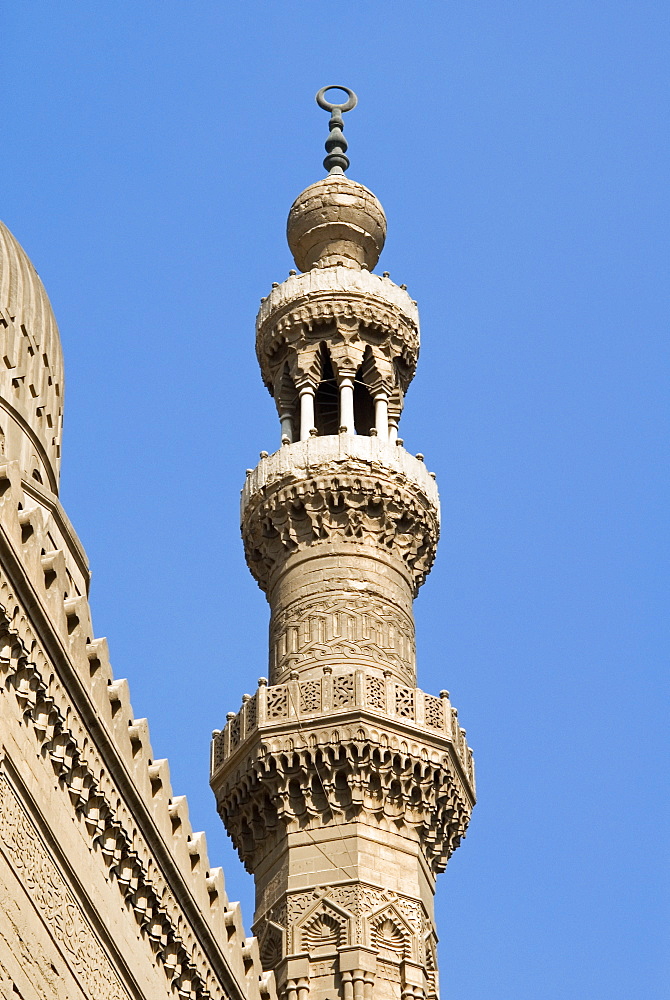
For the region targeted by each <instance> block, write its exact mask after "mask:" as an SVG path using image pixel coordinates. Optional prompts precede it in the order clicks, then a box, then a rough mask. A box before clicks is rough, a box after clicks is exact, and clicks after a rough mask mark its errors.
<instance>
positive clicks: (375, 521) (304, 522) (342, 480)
mask: <svg viewBox="0 0 670 1000" xmlns="http://www.w3.org/2000/svg"><path fill="white" fill-rule="evenodd" d="M242 536H243V539H244V546H245V553H246V557H247V563H248V565H249V568H250V569H251V572H252V573H253V575H254V576H255V578H256V579H257V580H258V582H259V584H260V586H261V588H262V589H264V590H266V589H267V588H268V586H269V585H270V583H271V579H272V576H273V574H274V573H275V572H276V571H277V570H281V568H282V565H283V563H284V562H285V560H286V559H287V558H288V557H289V556H291V555H293V554H295V553H297V552H299V551H301V550H302V549H306V548H308V547H310V546H314V545H317V544H319V543H320V542H324V541H328V542H333V541H338V542H344V543H347V542H350V543H358V542H360V543H363V544H365V545H368V546H379V547H380V549H383V550H384V553H385V554H387V555H388V554H389V553H391V554H394V555H396V556H397V563H398V568H399V569H400V568H403V567H404V572H406V573H407V574H408V578H409V580H410V582H411V586H412V588H413V591H414V593H416V591H417V590H418V589H419V587H420V586H421V584H422V583H423V582H424V580H425V578H426V576H427V575H428V573H429V572H430V568H431V566H432V563H433V559H434V557H435V550H436V547H437V541H438V537H439V506H438V498H437V489H436V486H435V482H434V480H433V479H432V478H431V476H430V475H429V473H427V472H426V470H425V467H424V466H423V463H422V462H419V461H418V460H417V459H414V458H412V457H411V456H410V455H408V454H407V453H406V452H404V451H403V450H402V449H400V448H397V447H395V448H394V447H391V446H389V445H383V444H378V443H377V442H376V441H375V439H374V438H365V437H356V436H349V435H337V436H333V437H324V438H315V439H313V441H305V442H298V443H296V444H293V445H285V446H284V447H282V448H281V449H280V451H279V452H276V453H275V454H274V455H272V456H270V457H269V458H267V459H262V460H261V462H260V463H259V465H258V467H257V468H256V469H255V470H254V471H253V472H252V473H251V474H250V475H249V477H248V479H247V483H246V485H245V488H244V491H243V494H242Z"/></svg>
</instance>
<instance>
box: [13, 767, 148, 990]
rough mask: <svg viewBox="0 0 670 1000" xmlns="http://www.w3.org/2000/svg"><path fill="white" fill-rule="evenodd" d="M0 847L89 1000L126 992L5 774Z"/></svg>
mask: <svg viewBox="0 0 670 1000" xmlns="http://www.w3.org/2000/svg"><path fill="white" fill-rule="evenodd" d="M0 851H2V853H4V855H5V857H6V858H7V860H8V862H9V864H10V866H11V867H12V869H13V870H14V873H15V875H16V876H17V878H18V880H19V881H20V883H21V885H22V886H23V888H24V890H25V891H26V893H27V894H28V896H29V897H30V899H31V900H32V902H33V904H34V906H35V907H36V909H37V911H38V912H39V914H40V916H41V917H42V919H43V920H44V922H45V923H46V924H47V926H48V927H49V928H50V930H51V933H52V934H53V935H54V937H55V939H56V941H57V943H58V946H59V948H60V949H61V952H62V954H63V955H64V957H65V960H66V962H67V963H68V965H69V967H70V969H71V971H72V974H73V975H74V977H75V978H76V979H77V980H78V981H79V983H80V985H81V987H82V989H83V990H84V991H85V993H86V996H87V997H90V998H91V1000H129V994H128V992H127V991H126V989H125V987H124V986H123V984H122V982H121V980H120V979H119V976H118V974H117V972H116V970H115V969H114V967H113V966H112V963H111V962H110V960H109V958H108V956H107V954H106V953H105V951H104V950H103V948H102V946H101V945H100V942H99V941H98V939H97V937H96V936H95V933H94V931H93V929H92V928H91V926H90V924H89V923H88V920H87V919H86V917H85V916H84V914H83V912H82V909H81V907H80V905H79V903H78V902H77V900H76V899H75V897H74V895H73V894H72V892H71V890H70V888H69V887H68V885H67V883H66V881H65V879H64V878H63V876H62V874H61V873H60V871H59V870H58V868H57V866H56V864H55V862H54V860H53V858H52V857H51V855H50V854H49V852H48V850H47V848H46V846H45V845H44V843H43V842H42V839H41V837H40V835H39V834H38V832H37V830H36V828H35V826H34V825H33V823H32V821H31V820H30V818H29V817H28V814H27V813H26V812H25V810H24V809H23V807H22V805H21V804H20V802H19V800H18V798H17V797H16V794H15V792H14V790H13V789H12V787H11V786H10V784H9V782H8V781H7V779H6V778H5V776H4V775H3V774H2V773H1V772H0Z"/></svg>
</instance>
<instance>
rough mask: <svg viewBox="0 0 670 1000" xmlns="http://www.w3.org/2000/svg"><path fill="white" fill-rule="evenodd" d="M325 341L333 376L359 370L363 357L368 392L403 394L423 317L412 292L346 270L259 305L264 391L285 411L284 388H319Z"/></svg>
mask: <svg viewBox="0 0 670 1000" xmlns="http://www.w3.org/2000/svg"><path fill="white" fill-rule="evenodd" d="M324 341H326V342H327V343H328V349H329V353H330V358H331V361H332V364H333V368H334V370H335V373H336V374H337V373H338V372H356V371H357V370H358V369H359V368H360V367H361V365H362V364H363V361H364V359H365V358H366V355H367V357H368V358H369V359H370V361H369V364H366V371H365V375H366V378H367V379H368V381H369V382H370V385H371V387H372V386H373V385H374V384H378V385H380V386H381V385H384V386H386V388H387V389H388V391H389V392H392V391H393V389H394V388H395V386H396V384H397V385H398V388H399V390H400V392H401V394H404V393H405V392H406V391H407V388H408V386H409V383H410V381H411V380H412V378H413V376H414V372H415V370H416V363H417V359H418V356H419V316H418V311H417V308H416V302H414V301H413V300H412V299H411V298H410V297H409V295H408V294H407V292H406V291H405V290H404V289H402V288H399V287H398V286H397V285H395V284H394V283H393V282H392V281H390V280H389V279H388V278H387V277H380V276H379V275H377V274H371V273H370V272H368V271H364V270H358V269H352V268H349V267H328V268H318V269H315V270H312V271H307V272H306V273H305V274H300V275H292V276H291V277H289V278H288V279H287V280H286V281H284V282H283V283H282V284H281V285H278V286H277V287H275V288H273V289H272V291H271V292H270V294H269V295H268V296H267V298H265V299H264V300H263V302H262V303H261V308H260V311H259V313H258V318H257V320H256V353H257V356H258V361H259V364H260V366H261V374H262V376H263V381H264V382H265V385H266V386H267V387H268V389H269V390H270V392H271V394H272V395H273V396H275V398H276V400H277V403H278V405H279V406H280V409H281V404H282V403H283V404H284V405H286V403H287V402H289V400H288V399H286V398H285V399H282V393H283V392H285V391H286V389H285V387H284V386H283V385H282V380H283V378H284V376H285V375H288V376H289V377H290V379H291V381H292V383H293V384H294V385H296V384H298V383H300V382H301V381H303V380H304V379H305V378H307V379H311V380H312V381H313V382H315V383H316V382H318V381H319V378H320V375H321V370H320V345H321V344H322V343H323V342H324Z"/></svg>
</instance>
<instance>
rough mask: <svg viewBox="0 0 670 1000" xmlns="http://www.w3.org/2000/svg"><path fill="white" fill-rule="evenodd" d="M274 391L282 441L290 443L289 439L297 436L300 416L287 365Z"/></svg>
mask: <svg viewBox="0 0 670 1000" xmlns="http://www.w3.org/2000/svg"><path fill="white" fill-rule="evenodd" d="M275 392H276V396H277V409H278V410H279V421H280V424H281V436H282V442H284V441H285V440H286V439H288V441H289V443H290V442H291V441H295V439H296V436H299V433H300V428H299V424H300V417H299V414H298V393H297V390H296V387H295V383H294V381H293V379H292V378H291V375H290V372H289V368H288V365H284V370H283V372H282V375H281V378H280V379H279V383H278V386H277V389H276V390H275Z"/></svg>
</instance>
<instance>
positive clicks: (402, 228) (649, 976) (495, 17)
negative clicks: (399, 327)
mask: <svg viewBox="0 0 670 1000" xmlns="http://www.w3.org/2000/svg"><path fill="white" fill-rule="evenodd" d="M0 33H1V37H2V60H1V61H0V74H1V82H2V102H1V103H2V112H1V120H2V136H3V142H2V149H3V155H2V166H1V168H0V175H1V183H0V216H1V217H2V218H3V219H4V221H5V222H6V223H7V224H8V225H9V227H10V228H11V229H12V230H13V232H14V233H15V235H16V236H17V237H18V239H19V240H20V241H21V242H22V243H23V245H24V246H25V247H26V249H27V251H28V252H29V254H30V255H31V256H32V258H33V260H34V262H35V265H36V266H37V268H38V270H39V272H40V274H41V275H42V278H43V280H44V282H45V284H46V287H47V290H48V292H49V294H50V296H51V300H52V303H53V305H54V308H55V310H56V314H57V317H58V320H59V324H60V327H61V332H62V338H63V344H64V349H65V357H66V384H67V390H66V411H65V441H64V457H63V472H62V498H63V501H64V503H65V505H66V508H67V510H68V512H69V514H70V516H71V518H72V521H73V522H74V525H75V527H76V529H77V530H78V531H79V533H80V535H81V538H82V541H83V543H84V545H85V546H86V549H87V551H88V554H89V557H90V559H91V563H92V568H93V587H92V605H93V612H94V623H95V627H96V633H97V635H107V636H108V637H109V642H110V647H111V654H112V660H113V664H114V669H115V672H116V675H117V676H118V677H123V676H126V677H128V678H129V681H130V685H131V692H132V698H133V704H134V708H135V712H136V715H137V716H144V715H146V716H148V718H149V721H150V725H151V733H152V741H153V747H154V753H155V756H156V757H161V756H168V757H169V759H170V764H171V770H172V776H173V787H174V790H175V793H176V794H181V793H186V794H187V795H188V798H189V802H190V807H191V817H192V821H193V824H194V827H195V829H205V830H206V832H207V838H208V842H209V849H210V860H211V862H212V864H217V863H222V864H223V865H224V867H225V869H226V873H227V883H228V891H229V894H230V895H231V897H232V898H240V899H241V900H242V903H243V906H244V913H245V921H246V924H247V926H248V925H249V924H250V923H251V918H252V909H253V904H252V889H251V883H250V879H249V878H248V877H247V876H246V875H245V874H244V873H243V871H242V870H241V868H240V866H239V864H238V863H237V861H236V859H234V857H233V855H232V851H231V849H230V847H229V845H228V843H227V839H226V837H225V835H224V832H223V829H222V827H221V824H220V822H219V820H218V818H217V816H216V813H215V810H214V806H213V801H212V796H211V793H210V791H209V788H208V784H207V768H208V741H209V735H210V732H211V730H212V729H213V728H218V727H220V726H221V725H222V723H223V721H224V719H225V714H226V712H227V711H229V710H231V709H237V707H238V705H239V702H240V696H241V695H242V693H243V692H244V691H251V690H253V688H254V685H255V682H256V678H257V677H258V676H259V675H262V674H266V673H267V665H266V643H267V618H268V614H267V606H266V603H265V599H264V597H263V595H262V594H261V592H260V591H259V590H258V588H257V587H256V584H255V583H254V582H253V580H252V578H251V576H250V575H249V573H248V572H247V570H246V567H245V565H244V558H243V554H242V547H241V543H240V540H239V529H238V508H237V503H238V492H239V488H240V486H241V485H242V482H243V479H244V470H245V469H246V468H247V467H248V466H253V465H255V463H256V461H257V456H258V452H259V451H260V450H261V449H267V450H270V451H272V450H274V448H275V447H276V444H277V440H278V430H277V427H276V419H275V411H274V406H273V403H272V401H271V400H270V397H269V396H268V394H267V392H266V391H265V389H264V388H263V386H262V384H261V381H260V377H259V373H258V370H257V366H256V361H255V356H254V348H253V324H254V317H255V313H256V309H257V306H258V302H259V299H260V297H261V296H262V295H265V294H267V292H268V289H269V287H270V284H271V282H272V281H281V280H283V279H284V278H285V277H286V275H287V273H288V269H289V267H291V266H292V261H291V259H290V257H289V253H288V249H287V247H286V243H285V239H284V224H285V217H286V214H287V212H288V209H289V207H290V205H291V202H292V201H293V199H294V197H295V196H296V195H297V194H298V193H299V192H300V191H301V190H302V189H303V188H304V187H306V186H307V185H308V184H309V183H311V182H312V181H314V180H316V179H317V178H319V177H320V176H321V175H322V168H321V159H322V156H323V145H322V144H323V141H324V138H325V135H326V124H327V116H326V115H325V114H324V113H323V112H322V111H319V110H318V109H317V107H316V105H315V104H314V97H313V95H314V93H315V91H316V90H317V89H318V88H319V87H320V86H323V85H325V84H330V83H333V82H342V83H345V84H347V85H349V86H351V87H353V88H354V89H355V90H356V91H357V92H358V94H359V98H360V104H359V107H358V108H357V109H356V111H355V112H353V113H352V114H350V115H349V116H348V120H347V126H346V129H347V134H348V137H349V141H350V154H351V159H352V167H351V171H350V175H351V176H352V177H354V178H355V179H356V180H360V181H362V182H363V183H364V184H366V185H368V186H369V187H371V188H372V189H373V190H374V191H375V192H376V194H377V195H378V196H379V198H380V200H381V201H382V204H383V205H384V207H385V209H386V213H387V216H388V222H389V237H388V243H387V247H386V250H385V251H384V254H383V256H382V260H381V265H380V266H381V268H383V269H385V270H388V271H390V272H391V277H392V278H393V279H394V280H396V281H397V282H398V284H400V283H406V284H407V285H408V286H409V290H410V293H411V294H412V295H413V297H415V298H417V299H418V301H419V307H420V311H421V318H422V355H421V361H420V366H419V374H418V375H417V378H416V380H415V383H414V385H413V386H412V389H411V391H410V393H409V396H408V399H407V408H406V411H405V417H404V420H403V424H402V436H403V437H404V439H405V442H406V445H407V447H408V448H409V450H410V451H414V452H416V451H421V452H423V453H425V455H426V460H427V462H428V465H429V467H430V468H431V469H434V470H435V471H436V473H437V477H438V483H439V485H440V488H441V496H442V503H443V538H442V542H441V545H440V549H439V552H438V559H437V564H436V567H435V569H434V571H433V573H432V575H431V577H430V578H429V580H428V582H427V584H426V585H425V587H424V588H423V590H422V592H421V595H420V597H419V599H418V601H417V604H416V612H417V621H418V630H419V680H420V683H421V685H422V686H423V687H424V689H425V690H428V691H432V692H435V693H436V692H437V691H439V689H440V688H443V687H446V688H449V690H450V691H451V692H452V697H453V700H454V702H455V704H456V705H457V706H458V708H459V711H460V715H461V719H462V720H463V723H464V725H465V726H466V727H467V729H468V736H469V740H470V742H471V744H472V746H473V747H474V748H475V754H476V761H477V766H478V782H479V798H480V802H479V804H478V806H477V808H476V810H475V812H474V815H473V819H472V824H471V830H470V833H469V835H468V837H467V839H466V841H465V842H464V843H463V845H462V846H461V848H460V849H459V851H458V852H457V853H456V855H455V856H454V858H453V860H452V862H451V863H450V866H449V870H448V872H447V873H446V875H444V876H442V877H441V878H440V880H439V885H438V897H437V899H438V902H437V913H438V928H439V933H440V938H441V944H440V948H441V977H442V991H443V996H444V997H445V998H446V1000H456V998H461V997H467V998H468V1000H537V998H539V997H541V998H542V1000H582V998H584V1000H587V998H588V1000H637V998H640V1000H660V998H661V997H665V996H667V993H666V992H665V990H664V989H663V986H665V987H666V989H667V972H668V967H667V966H668V963H667V952H666V951H665V947H664V942H666V941H667V932H668V881H667V860H668V857H667V846H666V844H667V835H668V823H667V818H668V817H667V811H666V807H665V802H666V801H667V770H668V769H667V753H668V744H667V729H668V725H667V719H668V708H669V707H670V706H669V704H668V697H667V688H666V687H664V681H665V675H666V673H667V665H668V647H669V644H668V641H667V640H668V634H667V632H668V629H667V626H668V619H669V615H668V587H667V579H668V561H667V556H668V551H667V549H668V545H667V542H668V535H667V520H666V517H667V514H666V511H665V510H664V509H663V506H664V505H663V502H662V501H663V500H666V498H667V495H668V490H667V486H668V480H667V472H666V460H667V444H666V447H665V448H664V447H662V442H663V443H665V442H667V434H668V423H669V421H668V407H667V389H668V367H669V366H668V319H667V311H668V291H669V289H668V214H669V213H668V159H669V158H668V138H667V136H668V110H667V107H668V53H669V42H670V5H668V3H667V0H664V2H660V0H659V2H655V3H654V2H647V0H638V2H628V3H624V2H616V0H607V2H606V0H600V2H599V0H567V2H561V3H559V2H547V0H498V2H493V0H488V2H487V0H481V2H475V0H460V2H437V0H436V2H423V3H422V2H410V0H406V2H405V3H396V2H389V0H385V2H377V0H364V2H359V3H356V4H337V3H335V4H320V3H315V2H310V3H305V2H295V0H294V2H291V3H281V2H265V3H262V2H259V0H245V2H243V3H242V2H240V3H232V2H228V3H226V2H223V0H218V2H209V3H207V2H201V0H189V2H175V0H160V2H147V0H144V2H140V3H138V2H137V0H134V2H132V3H131V2H129V0H116V2H114V3H111V2H110V3H102V2H97V3H94V2H80V3H73V2H65V0H52V2H49V3H26V2H24V0H13V2H12V0H9V2H8V3H5V4H4V5H3V10H2V13H0ZM666 506H667V505H666Z"/></svg>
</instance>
